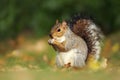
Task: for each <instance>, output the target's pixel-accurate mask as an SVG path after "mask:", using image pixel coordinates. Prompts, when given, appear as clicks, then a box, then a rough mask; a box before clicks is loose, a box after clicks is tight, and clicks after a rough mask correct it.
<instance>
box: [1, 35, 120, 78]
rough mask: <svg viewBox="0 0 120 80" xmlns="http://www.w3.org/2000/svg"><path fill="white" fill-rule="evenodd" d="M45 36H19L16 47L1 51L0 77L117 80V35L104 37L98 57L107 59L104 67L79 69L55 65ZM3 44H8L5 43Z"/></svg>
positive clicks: (119, 70)
mask: <svg viewBox="0 0 120 80" xmlns="http://www.w3.org/2000/svg"><path fill="white" fill-rule="evenodd" d="M115 35H116V34H115ZM113 37H114V39H113ZM47 39H48V38H46V37H45V38H40V39H35V40H33V39H32V41H31V40H30V39H26V38H25V37H22V39H20V40H19V42H18V43H19V45H17V48H12V47H11V48H10V50H9V49H6V50H7V51H5V52H4V53H6V54H2V53H1V55H0V80H8V79H9V80H55V79H57V80H119V75H120V63H119V60H120V57H119V56H120V42H119V40H120V38H119V37H117V36H116V37H115V36H114V35H112V36H110V37H108V38H107V39H106V41H105V45H104V48H103V51H102V55H101V56H102V57H105V58H107V59H108V66H107V68H105V69H101V70H95V71H94V70H91V69H88V68H85V69H81V70H72V69H58V68H56V66H55V55H56V54H55V51H54V50H53V48H52V47H51V46H49V45H48V43H47ZM2 44H4V43H3V42H2ZM5 44H6V46H7V45H9V43H8V44H7V43H6V42H5ZM10 45H13V44H11V43H10ZM10 45H9V46H10ZM0 47H2V45H0Z"/></svg>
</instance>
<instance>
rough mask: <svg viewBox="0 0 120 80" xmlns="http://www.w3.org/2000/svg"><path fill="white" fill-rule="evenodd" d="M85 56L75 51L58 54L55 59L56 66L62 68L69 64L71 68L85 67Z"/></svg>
mask: <svg viewBox="0 0 120 80" xmlns="http://www.w3.org/2000/svg"><path fill="white" fill-rule="evenodd" d="M85 59H86V56H85V55H83V54H81V52H80V51H78V50H77V49H72V50H70V51H68V52H59V53H58V54H57V57H56V64H57V66H59V67H63V66H65V65H66V64H68V63H70V66H71V67H73V66H74V67H82V66H84V65H85Z"/></svg>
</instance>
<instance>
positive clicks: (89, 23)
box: [67, 14, 103, 59]
mask: <svg viewBox="0 0 120 80" xmlns="http://www.w3.org/2000/svg"><path fill="white" fill-rule="evenodd" d="M67 24H68V26H69V27H70V28H71V30H72V31H73V32H74V33H75V34H77V35H79V36H80V37H82V38H83V39H84V40H85V42H86V43H87V46H88V54H93V55H94V56H95V58H96V59H99V54H100V51H101V41H102V38H103V35H102V32H101V30H100V28H98V26H97V25H96V24H95V23H94V21H93V20H92V19H91V17H90V16H86V15H84V14H77V15H75V16H73V17H72V19H71V20H69V21H67Z"/></svg>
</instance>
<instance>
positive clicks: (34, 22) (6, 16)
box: [0, 0, 120, 39]
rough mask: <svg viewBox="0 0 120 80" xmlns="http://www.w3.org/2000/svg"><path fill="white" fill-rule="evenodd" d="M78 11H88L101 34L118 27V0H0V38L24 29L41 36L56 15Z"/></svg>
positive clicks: (59, 17) (60, 17)
mask: <svg viewBox="0 0 120 80" xmlns="http://www.w3.org/2000/svg"><path fill="white" fill-rule="evenodd" d="M81 11H85V12H88V13H90V14H92V15H93V16H94V17H95V18H96V21H97V22H99V23H100V24H101V27H102V29H103V31H104V33H105V34H110V33H113V32H115V31H118V30H120V1H119V0H92V1H91V0H0V39H4V38H8V37H13V38H14V37H16V36H17V35H18V34H19V33H21V32H26V31H29V32H32V34H34V35H35V36H39V37H41V36H45V35H47V34H48V33H49V31H50V28H51V27H52V26H53V24H54V23H55V21H56V19H60V20H64V19H68V18H70V16H71V15H72V14H74V13H79V12H81Z"/></svg>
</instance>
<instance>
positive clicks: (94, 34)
mask: <svg viewBox="0 0 120 80" xmlns="http://www.w3.org/2000/svg"><path fill="white" fill-rule="evenodd" d="M49 36H50V39H49V40H48V43H49V44H50V45H52V46H53V48H54V49H55V50H56V53H57V56H56V64H57V66H58V67H77V68H82V67H84V66H85V65H86V64H87V61H88V60H89V58H91V56H92V58H94V60H98V59H99V55H100V51H101V40H102V38H103V35H102V33H101V30H100V29H99V28H98V27H97V25H96V24H95V23H94V22H93V21H92V20H91V19H90V18H87V17H81V15H77V16H74V17H73V18H72V19H71V21H63V22H62V23H59V22H58V20H57V21H56V24H55V25H54V26H53V28H52V29H51V32H50V35H49Z"/></svg>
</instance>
